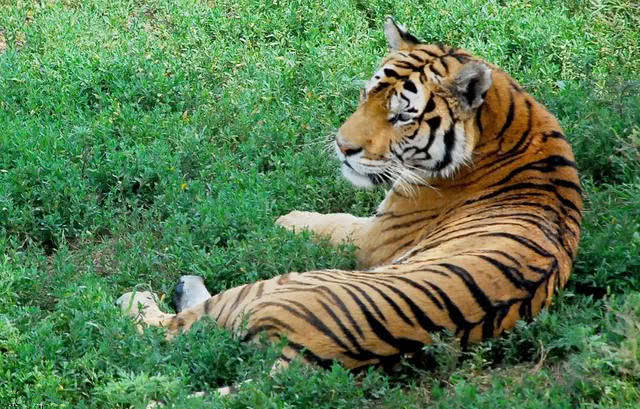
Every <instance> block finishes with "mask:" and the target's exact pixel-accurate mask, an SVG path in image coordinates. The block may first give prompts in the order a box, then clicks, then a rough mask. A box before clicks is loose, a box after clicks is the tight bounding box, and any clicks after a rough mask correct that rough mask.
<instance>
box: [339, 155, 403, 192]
mask: <svg viewBox="0 0 640 409" xmlns="http://www.w3.org/2000/svg"><path fill="white" fill-rule="evenodd" d="M342 175H343V176H344V177H345V179H347V180H348V181H349V182H351V183H352V184H353V185H354V186H356V187H361V188H372V187H374V186H378V185H383V184H389V183H391V182H392V180H391V179H390V178H389V176H388V175H386V174H384V173H360V172H358V171H357V170H355V169H354V168H353V167H352V166H351V164H349V162H348V161H347V160H344V161H343V162H342Z"/></svg>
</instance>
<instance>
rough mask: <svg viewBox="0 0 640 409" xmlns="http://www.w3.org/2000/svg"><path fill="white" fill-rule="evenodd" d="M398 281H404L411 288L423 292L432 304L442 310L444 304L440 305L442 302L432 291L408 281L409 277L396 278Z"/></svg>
mask: <svg viewBox="0 0 640 409" xmlns="http://www.w3.org/2000/svg"><path fill="white" fill-rule="evenodd" d="M394 278H395V279H396V280H400V281H404V282H405V283H407V284H409V285H410V286H411V287H413V288H416V289H418V290H420V291H422V292H423V293H424V295H426V296H427V297H428V298H429V299H430V300H431V302H432V303H434V304H435V305H436V306H437V307H438V308H439V309H442V308H443V307H442V304H441V303H440V300H438V299H437V298H436V297H435V296H434V295H433V294H432V293H431V291H429V289H428V288H427V287H425V286H423V285H420V284H418V283H416V282H415V281H413V280H410V279H408V278H407V277H394Z"/></svg>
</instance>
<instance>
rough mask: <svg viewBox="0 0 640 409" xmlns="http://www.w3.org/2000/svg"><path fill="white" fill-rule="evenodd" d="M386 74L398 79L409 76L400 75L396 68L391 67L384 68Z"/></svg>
mask: <svg viewBox="0 0 640 409" xmlns="http://www.w3.org/2000/svg"><path fill="white" fill-rule="evenodd" d="M384 75H386V76H387V77H391V78H396V79H404V78H407V76H406V75H400V74H398V73H397V72H396V71H395V70H393V69H391V68H385V69H384Z"/></svg>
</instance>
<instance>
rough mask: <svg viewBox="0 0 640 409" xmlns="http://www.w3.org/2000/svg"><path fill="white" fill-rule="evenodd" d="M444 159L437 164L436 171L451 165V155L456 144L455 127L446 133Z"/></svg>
mask: <svg viewBox="0 0 640 409" xmlns="http://www.w3.org/2000/svg"><path fill="white" fill-rule="evenodd" d="M443 141H444V149H445V151H444V157H443V158H442V159H441V160H440V161H439V162H438V163H436V165H435V166H434V170H437V171H440V170H442V169H444V168H446V167H447V166H449V165H450V164H451V153H452V152H453V148H454V144H455V141H456V140H455V128H454V127H453V125H452V126H451V127H449V129H448V130H447V131H446V132H445V133H444V138H443Z"/></svg>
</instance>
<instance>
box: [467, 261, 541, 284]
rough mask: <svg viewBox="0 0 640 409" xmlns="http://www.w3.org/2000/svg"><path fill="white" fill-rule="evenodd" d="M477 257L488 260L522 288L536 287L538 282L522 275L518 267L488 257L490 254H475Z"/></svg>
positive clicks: (510, 280) (512, 282)
mask: <svg viewBox="0 0 640 409" xmlns="http://www.w3.org/2000/svg"><path fill="white" fill-rule="evenodd" d="M475 256H476V257H479V258H481V259H483V260H485V261H486V262H488V263H490V264H492V265H493V266H494V267H496V268H497V269H498V270H500V272H501V273H502V274H503V275H504V276H505V277H506V278H507V279H508V280H509V282H511V284H513V285H514V286H516V287H518V288H520V289H526V290H527V291H532V290H533V289H534V288H535V285H536V283H535V282H533V281H531V280H527V279H526V278H524V276H523V275H522V273H521V272H520V271H519V270H518V269H516V268H513V267H511V266H508V265H506V264H504V263H501V262H500V261H498V260H496V259H494V258H492V257H488V256H483V255H480V254H478V255H475Z"/></svg>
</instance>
